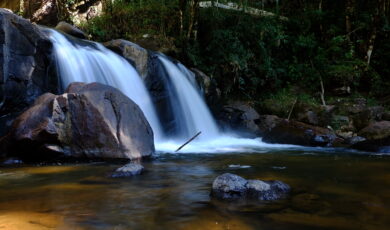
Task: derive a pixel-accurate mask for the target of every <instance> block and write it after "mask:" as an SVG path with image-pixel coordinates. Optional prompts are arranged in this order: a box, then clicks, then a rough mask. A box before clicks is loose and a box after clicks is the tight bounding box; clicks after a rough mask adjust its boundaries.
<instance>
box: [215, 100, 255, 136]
mask: <svg viewBox="0 0 390 230" xmlns="http://www.w3.org/2000/svg"><path fill="white" fill-rule="evenodd" d="M218 119H219V120H220V121H222V122H223V123H224V124H225V125H226V126H230V127H231V128H233V129H234V130H238V131H242V132H248V133H252V134H255V135H259V134H260V132H261V130H260V129H259V127H258V125H257V124H256V122H257V120H258V119H260V115H259V114H258V113H257V111H256V110H255V109H254V108H253V107H252V106H250V105H249V104H247V103H245V102H242V101H234V102H230V103H229V104H228V105H226V106H224V107H223V110H222V112H221V113H220V114H219V117H218Z"/></svg>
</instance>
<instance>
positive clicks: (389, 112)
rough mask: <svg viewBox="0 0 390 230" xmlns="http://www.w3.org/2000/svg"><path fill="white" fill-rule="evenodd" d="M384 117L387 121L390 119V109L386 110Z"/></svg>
mask: <svg viewBox="0 0 390 230" xmlns="http://www.w3.org/2000/svg"><path fill="white" fill-rule="evenodd" d="M382 119H383V120H385V121H390V111H386V112H384V113H383V115H382Z"/></svg>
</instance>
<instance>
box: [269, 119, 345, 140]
mask: <svg viewBox="0 0 390 230" xmlns="http://www.w3.org/2000/svg"><path fill="white" fill-rule="evenodd" d="M263 141H265V142H267V143H279V144H294V145H303V146H332V145H334V144H335V143H339V142H343V139H341V138H339V137H337V136H336V135H335V134H334V132H333V131H332V130H329V129H325V128H322V127H317V126H312V125H308V124H305V123H302V122H298V121H288V120H283V121H281V122H280V123H279V124H278V125H276V126H275V127H274V128H272V129H271V130H270V131H268V132H266V133H265V134H264V136H263Z"/></svg>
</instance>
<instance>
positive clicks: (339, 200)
mask: <svg viewBox="0 0 390 230" xmlns="http://www.w3.org/2000/svg"><path fill="white" fill-rule="evenodd" d="M143 164H144V166H145V168H146V169H147V171H146V173H145V174H143V175H140V176H137V177H134V178H124V179H111V178H109V177H107V175H108V174H109V173H110V172H112V171H113V170H114V169H115V168H117V167H120V165H116V164H109V163H95V164H79V165H62V166H42V167H37V166H24V167H18V168H4V167H3V168H0V229H9V230H20V229H23V230H24V229H29V230H30V229H31V230H35V229H67V230H68V229H80V230H89V229H91V230H92V229H183V230H184V229H185V230H193V229H194V230H195V229H199V230H204V229H210V230H211V229H226V230H227V229H231V230H234V229H236V230H255V229H256V230H262V229H263V230H268V229H269V230H271V229H272V230H274V229H293V230H295V229H296V230H306V229H307V230H309V229H310V230H312V229H351V230H357V229H376V230H387V229H389V227H390V218H389V217H390V168H389V165H390V158H389V156H379V155H364V154H358V153H353V154H351V153H345V152H342V151H341V152H318V151H313V150H296V151H289V150H283V149H273V150H271V149H267V148H264V149H263V153H230V154H180V155H174V154H161V155H159V156H158V157H157V158H156V159H153V160H150V161H148V162H143ZM225 172H231V173H235V174H238V175H241V176H243V177H245V178H248V179H264V180H275V179H276V180H281V181H284V182H286V183H288V184H289V185H290V186H291V187H292V193H291V194H290V197H289V198H288V199H286V200H282V201H279V202H268V203H267V202H260V203H257V202H248V203H239V202H234V203H229V202H221V201H217V200H214V199H211V198H210V196H209V194H210V188H211V183H212V181H213V180H214V178H215V177H216V176H218V175H220V174H222V173H225Z"/></svg>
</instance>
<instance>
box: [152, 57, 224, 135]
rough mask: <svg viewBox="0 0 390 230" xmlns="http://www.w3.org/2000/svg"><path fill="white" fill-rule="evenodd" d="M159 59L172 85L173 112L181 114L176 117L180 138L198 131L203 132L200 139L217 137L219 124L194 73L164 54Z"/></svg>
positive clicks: (175, 114) (176, 114)
mask: <svg viewBox="0 0 390 230" xmlns="http://www.w3.org/2000/svg"><path fill="white" fill-rule="evenodd" d="M158 59H159V61H160V62H161V63H162V64H163V66H164V67H165V69H166V71H167V73H168V77H169V78H170V79H169V80H170V81H169V82H170V84H171V85H172V87H171V92H169V94H170V97H171V98H172V102H171V103H172V105H171V109H172V110H173V114H174V116H181V117H177V118H176V120H177V121H178V122H177V124H176V125H177V126H178V127H177V128H178V129H179V134H180V137H179V138H180V139H188V138H190V137H192V136H193V135H195V134H196V133H197V132H202V135H201V136H199V139H203V140H206V139H207V140H210V139H215V138H217V137H218V136H219V135H220V132H219V129H218V126H217V124H216V122H215V120H214V118H213V117H212V115H211V113H210V111H209V108H208V107H207V105H206V104H205V103H204V101H203V98H202V96H201V94H200V92H199V91H198V90H197V88H196V85H195V84H196V82H195V78H194V75H193V74H192V73H191V72H190V71H189V70H188V69H187V68H185V67H184V66H183V65H182V64H180V63H178V64H174V63H173V62H171V61H170V60H169V59H167V58H166V57H164V56H162V55H160V56H159V57H158ZM173 103H174V104H173Z"/></svg>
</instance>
